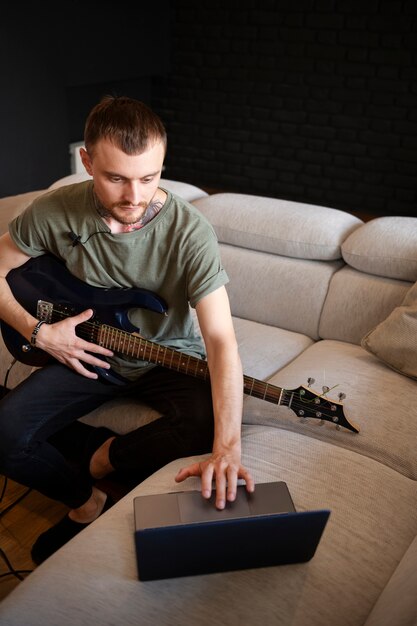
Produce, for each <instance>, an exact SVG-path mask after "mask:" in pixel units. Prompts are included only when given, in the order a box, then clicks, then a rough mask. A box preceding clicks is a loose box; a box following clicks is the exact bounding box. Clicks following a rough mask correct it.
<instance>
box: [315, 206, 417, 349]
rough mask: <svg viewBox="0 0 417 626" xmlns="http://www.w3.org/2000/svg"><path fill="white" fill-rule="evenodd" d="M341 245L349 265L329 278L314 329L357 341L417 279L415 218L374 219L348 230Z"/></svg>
mask: <svg viewBox="0 0 417 626" xmlns="http://www.w3.org/2000/svg"><path fill="white" fill-rule="evenodd" d="M341 249H342V255H343V259H344V261H345V262H346V263H347V264H348V265H347V266H346V267H345V268H343V269H342V270H341V271H340V272H339V273H338V274H336V275H335V276H333V278H332V280H331V283H330V287H329V293H328V296H327V298H326V301H325V304H324V307H323V313H322V316H321V320H320V328H319V334H320V337H322V338H323V339H338V340H340V341H349V342H351V343H356V344H360V343H361V340H362V338H363V337H364V335H366V334H367V333H369V331H370V330H372V329H373V328H374V327H375V326H376V325H378V324H380V323H381V322H382V321H383V320H385V319H386V318H387V317H388V316H389V315H390V313H391V312H392V311H393V310H394V309H395V308H396V307H398V306H399V305H400V304H401V302H402V301H403V299H404V297H405V295H406V293H407V291H408V290H409V289H410V287H411V286H412V284H413V282H415V281H416V280H417V219H415V218H412V217H410V218H406V217H381V218H376V219H374V220H371V221H370V222H367V223H366V224H363V225H362V226H360V227H359V228H357V229H356V230H355V231H354V232H352V233H351V234H350V235H349V236H348V237H347V239H346V240H345V241H344V242H343V243H342V246H341ZM410 281H411V282H410Z"/></svg>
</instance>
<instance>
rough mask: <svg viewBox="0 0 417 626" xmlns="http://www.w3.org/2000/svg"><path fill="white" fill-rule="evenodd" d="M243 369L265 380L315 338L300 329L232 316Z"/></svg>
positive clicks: (249, 374)
mask: <svg viewBox="0 0 417 626" xmlns="http://www.w3.org/2000/svg"><path fill="white" fill-rule="evenodd" d="M233 324H234V328H235V333H236V339H237V342H238V345H239V353H240V358H241V359H242V365H243V372H244V374H246V375H248V376H253V377H255V378H260V379H261V380H265V379H267V378H270V377H271V376H272V375H273V374H275V373H276V372H277V371H278V370H280V369H281V368H282V367H284V366H285V365H288V363H290V362H291V361H292V360H293V359H295V358H296V357H297V356H298V355H299V354H301V353H302V352H303V351H304V350H305V349H306V348H308V346H311V345H312V343H313V340H312V339H310V337H307V336H306V335H302V334H301V333H293V332H291V331H289V330H283V329H282V328H276V327H275V326H267V325H266V324H259V323H258V322H252V321H250V320H245V319H240V318H238V317H234V318H233Z"/></svg>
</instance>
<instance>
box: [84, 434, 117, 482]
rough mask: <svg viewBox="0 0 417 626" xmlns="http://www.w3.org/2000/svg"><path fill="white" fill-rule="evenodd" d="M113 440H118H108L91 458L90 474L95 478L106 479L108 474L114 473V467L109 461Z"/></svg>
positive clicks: (111, 438)
mask: <svg viewBox="0 0 417 626" xmlns="http://www.w3.org/2000/svg"><path fill="white" fill-rule="evenodd" d="M113 439H116V437H110V439H107V440H106V441H105V442H104V443H103V444H102V445H101V446H100V447H99V448H97V450H96V451H95V452H94V454H93V456H92V457H91V459H90V474H91V476H92V477H93V478H97V479H98V478H104V477H105V476H107V474H110V473H111V472H114V467H113V465H112V464H111V463H110V460H109V448H110V444H111V442H112V441H113Z"/></svg>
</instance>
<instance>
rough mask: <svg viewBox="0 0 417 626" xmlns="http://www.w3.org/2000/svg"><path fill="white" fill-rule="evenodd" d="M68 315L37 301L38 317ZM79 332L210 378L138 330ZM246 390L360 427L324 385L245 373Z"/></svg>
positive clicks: (199, 363)
mask: <svg viewBox="0 0 417 626" xmlns="http://www.w3.org/2000/svg"><path fill="white" fill-rule="evenodd" d="M68 316H69V312H68V309H67V308H66V307H62V308H60V307H56V306H55V307H54V306H53V305H52V304H51V303H48V302H45V301H38V317H39V319H41V320H42V321H46V322H48V323H53V322H56V321H59V320H61V319H63V318H65V317H68ZM77 334H78V335H79V336H81V337H82V338H83V339H86V340H87V341H90V342H92V343H95V344H98V345H100V346H103V347H104V348H109V349H110V350H113V352H116V353H118V354H123V355H125V356H127V357H131V358H133V359H138V360H140V361H146V362H148V363H153V364H155V365H161V366H162V367H165V368H167V369H171V370H175V371H177V372H181V373H183V374H187V375H189V376H194V377H195V378H200V379H203V380H206V379H208V378H209V377H210V372H209V369H208V365H207V361H205V360H203V359H200V358H198V357H195V356H192V355H190V354H185V353H184V352H179V351H178V350H174V349H172V348H169V347H167V346H163V345H161V344H158V343H155V342H153V341H149V340H148V339H144V338H143V337H142V336H141V335H139V334H137V333H130V332H126V331H125V330H121V329H119V328H116V327H114V326H110V325H107V324H101V323H99V322H98V321H97V320H89V321H87V322H84V323H83V324H78V326H77ZM243 392H244V393H245V394H246V395H248V396H253V397H254V398H259V399H261V400H266V401H267V402H272V403H273V404H277V405H283V406H287V407H288V408H289V409H291V410H292V411H293V412H295V413H296V414H297V415H298V416H299V417H300V418H308V417H312V418H315V419H319V420H320V422H324V421H328V422H332V423H334V424H335V425H336V427H337V428H340V426H343V427H344V428H347V429H348V430H350V431H352V432H355V433H358V432H359V428H358V427H357V426H356V425H355V424H353V423H350V422H349V421H348V420H347V419H346V417H345V415H344V413H343V407H342V405H341V403H340V402H336V401H334V400H331V399H328V398H326V397H325V395H324V394H325V393H326V392H325V391H324V388H323V394H317V393H315V392H313V391H312V390H310V389H308V388H306V387H302V386H300V387H298V388H297V389H282V388H281V387H278V386H276V385H271V384H270V383H265V382H263V381H262V380H258V379H256V378H252V377H251V376H246V375H244V376H243Z"/></svg>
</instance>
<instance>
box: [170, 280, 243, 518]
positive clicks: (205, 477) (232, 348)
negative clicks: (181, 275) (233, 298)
mask: <svg viewBox="0 0 417 626" xmlns="http://www.w3.org/2000/svg"><path fill="white" fill-rule="evenodd" d="M196 311H197V317H198V321H199V324H200V329H201V333H202V335H203V339H204V342H205V345H206V350H207V364H208V368H209V372H210V381H211V387H212V398H213V410H214V441H213V450H212V453H211V456H210V457H209V458H208V459H207V460H206V461H204V462H202V463H196V464H193V465H190V466H189V467H186V468H183V469H181V470H180V472H179V473H178V474H177V476H176V478H175V479H176V481H177V482H181V481H182V480H185V479H186V478H188V477H189V476H201V491H202V495H203V496H204V497H205V498H209V497H210V496H211V491H212V481H213V479H215V482H216V506H217V508H219V509H223V508H224V507H225V505H226V499H227V500H228V501H230V502H232V501H233V500H234V499H235V498H236V489H237V480H238V478H243V479H244V480H245V481H246V488H247V490H248V491H253V490H254V481H253V478H252V476H251V475H250V473H249V472H248V471H247V470H246V469H245V468H244V467H243V466H242V464H241V424H242V403H243V373H242V364H241V361H240V356H239V351H238V346H237V342H236V337H235V333H234V328H233V322H232V317H231V313H230V306H229V299H228V296H227V292H226V289H225V287H220V288H219V289H216V291H213V292H212V293H211V294H209V295H208V296H205V297H204V298H202V299H201V300H200V301H199V302H198V304H197V306H196Z"/></svg>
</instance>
